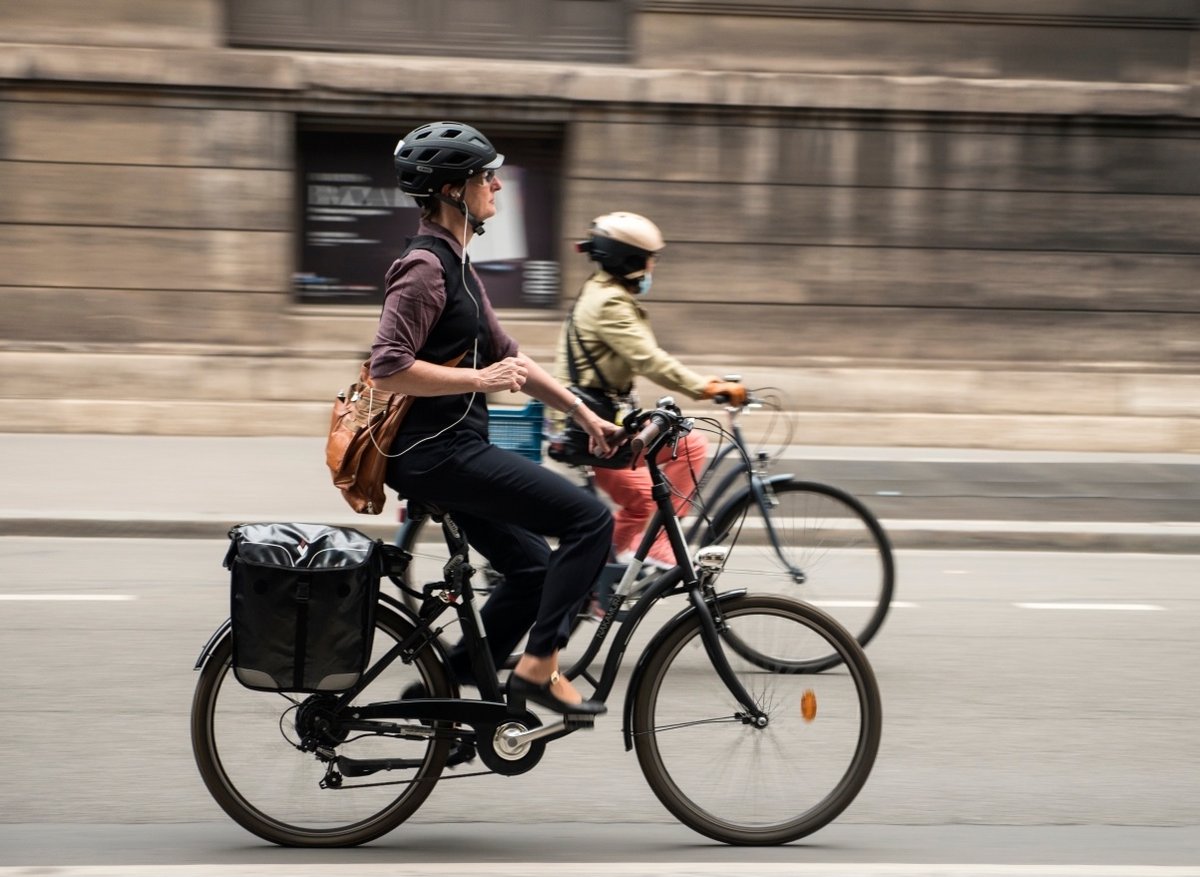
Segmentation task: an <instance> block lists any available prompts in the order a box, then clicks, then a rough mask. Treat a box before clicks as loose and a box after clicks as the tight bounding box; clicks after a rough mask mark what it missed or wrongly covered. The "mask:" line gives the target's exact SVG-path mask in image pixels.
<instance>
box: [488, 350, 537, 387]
mask: <svg viewBox="0 0 1200 877" xmlns="http://www.w3.org/2000/svg"><path fill="white" fill-rule="evenodd" d="M477 374H478V376H479V392H481V393H498V392H500V391H501V390H509V391H510V392H513V393H515V392H517V391H518V390H520V389H521V387H523V386H525V379H526V378H527V377H529V369H528V368H527V367H526V366H525V363H523V362H522V361H521V360H519V359H518V358H517V357H515V356H509V357H506V358H504V359H502V360H500V361H499V362H494V363H492V364H491V365H489V366H488V367H487V368H483V369H479V371H478V373H477Z"/></svg>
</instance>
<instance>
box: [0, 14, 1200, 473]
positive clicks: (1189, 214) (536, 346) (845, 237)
mask: <svg viewBox="0 0 1200 877" xmlns="http://www.w3.org/2000/svg"><path fill="white" fill-rule="evenodd" d="M339 2H341V0H339ZM547 2H548V0H547ZM588 2H589V3H593V4H595V3H601V0H588ZM607 3H608V0H602V5H603V4H607ZM253 5H254V4H253V3H252V2H251V0H243V5H242V6H241V7H239V8H240V9H241V11H242V12H245V11H246V10H247V9H249V8H251V7H252V6H253ZM295 5H296V8H298V9H299V8H300V7H303V6H305V4H303V3H299V2H297V4H295ZM344 5H345V7H346V8H347V9H349V8H352V7H353V4H352V3H350V2H348V0H347V2H346V3H345V4H344ZM419 5H420V4H417V6H419ZM467 5H468V6H469V3H468V4H467ZM168 6H170V8H171V11H170V13H168V12H167V11H166V10H167V7H168ZM286 6H287V5H286V4H277V3H276V4H274V8H276V9H278V8H286ZM370 6H371V4H366V6H364V7H361V8H367V7H370ZM626 6H627V7H628V9H629V10H630V17H629V21H628V31H627V40H628V42H627V44H626V46H625V49H624V52H625V57H626V60H625V61H624V62H622V61H614V60H611V59H609V60H606V61H603V62H596V61H592V62H584V63H581V62H578V61H575V60H570V61H567V60H561V59H559V60H555V59H554V58H541V59H537V58H534V59H515V58H509V57H505V58H498V59H489V58H459V59H456V60H453V61H449V60H446V59H443V58H437V57H427V56H419V55H413V54H398V55H382V54H370V53H363V52H361V51H357V50H360V49H361V48H362V47H361V46H346V47H345V48H346V49H347V50H346V51H336V50H335V51H323V52H312V51H288V50H280V49H278V48H263V47H242V48H236V49H235V48H229V43H230V33H229V27H230V22H231V17H230V16H229V14H228V12H229V10H228V8H227V7H226V5H225V4H223V3H220V2H217V0H175V2H173V3H171V4H160V3H152V2H149V0H95V2H90V3H83V2H78V0H47V2H43V3H40V4H37V5H36V6H32V5H29V4H5V5H4V6H3V7H0V193H3V195H2V196H0V266H3V267H4V269H5V280H4V281H3V282H2V283H0V386H2V389H0V417H3V418H4V419H5V421H6V422H8V423H10V424H11V426H10V428H13V429H26V428H31V427H38V428H45V429H66V430H74V431H150V432H153V431H163V430H167V431H180V432H215V433H250V434H260V433H275V432H286V433H300V434H305V433H312V432H318V433H319V430H320V429H321V427H322V425H323V422H324V419H325V417H326V413H325V412H326V409H327V401H326V400H327V398H328V397H329V396H330V393H331V389H332V388H335V387H336V386H337V385H338V384H340V383H341V382H343V381H344V380H345V379H346V376H347V375H348V374H349V373H350V370H351V369H352V367H353V363H354V362H355V361H356V360H357V359H358V358H359V357H360V356H361V354H362V352H363V350H364V349H365V346H366V344H367V343H368V342H369V338H370V334H371V331H372V324H373V320H374V310H373V309H372V308H346V307H323V306H298V305H296V304H295V303H294V302H293V300H292V296H291V293H290V288H291V278H292V273H293V271H294V270H295V267H296V253H297V247H298V230H297V214H298V211H297V209H296V199H297V191H298V186H299V182H298V179H297V171H296V166H297V165H296V156H295V154H294V153H295V138H296V131H297V128H298V126H299V125H301V124H303V122H304V120H306V119H307V120H311V119H321V120H323V121H324V122H326V123H330V122H332V123H334V124H339V123H340V124H345V125H347V126H354V125H363V124H369V125H371V126H373V127H375V128H382V129H386V128H387V126H388V125H389V123H390V122H391V121H392V120H396V119H406V120H407V119H414V118H416V119H421V118H426V117H433V116H441V117H460V118H466V119H469V120H471V121H473V122H475V123H477V124H478V125H479V126H480V127H482V128H483V129H484V130H489V126H507V127H508V128H510V129H515V130H522V129H527V130H528V131H530V132H540V131H556V132H559V133H560V135H561V137H562V148H563V156H564V157H563V164H562V167H563V179H562V189H561V205H560V210H559V215H560V220H559V223H558V224H559V229H558V237H559V239H560V241H561V250H562V255H561V262H562V266H563V284H562V285H563V298H564V302H569V300H570V297H571V295H572V294H573V291H574V289H576V288H577V287H578V285H579V283H580V282H581V281H582V279H583V276H584V272H585V267H586V266H585V265H584V264H583V263H582V262H581V261H580V259H579V257H578V256H577V255H574V254H573V253H572V252H571V243H572V241H573V240H575V239H576V238H577V237H578V236H579V235H580V233H581V232H582V231H583V230H584V229H585V228H586V226H587V221H588V219H590V217H591V216H593V215H596V214H597V213H601V212H605V211H607V210H611V209H629V210H636V211H639V212H643V213H645V214H647V215H649V216H651V217H652V218H654V219H655V220H656V221H657V222H658V223H659V224H660V225H661V226H662V228H663V230H664V232H665V234H666V236H667V239H668V241H669V242H670V244H669V249H668V251H667V254H666V257H665V259H664V261H663V263H662V265H661V268H660V271H659V277H658V280H657V282H656V285H655V288H654V292H653V297H652V299H651V300H649V303H650V304H651V305H652V307H653V308H654V317H655V326H656V329H657V330H658V333H659V335H660V338H661V339H662V340H663V341H664V343H666V344H667V345H669V346H670V348H671V349H672V350H674V351H676V352H678V353H679V355H680V356H681V357H683V358H685V359H689V360H693V361H694V362H695V363H696V364H697V367H703V368H705V369H706V370H710V371H711V370H721V371H728V370H739V371H742V372H743V373H746V374H747V376H748V378H749V379H754V380H760V381H767V380H770V381H772V382H774V383H777V384H782V385H784V386H785V387H787V388H788V389H789V390H791V391H792V395H793V398H792V403H793V405H794V406H795V408H797V409H799V410H801V411H804V412H806V413H805V414H804V415H803V419H804V424H805V426H806V428H807V429H808V430H809V432H808V433H807V438H808V439H809V440H811V441H829V442H850V443H858V442H866V443H873V442H877V441H878V442H899V443H909V444H914V443H916V444H921V443H943V442H944V443H953V444H989V443H990V444H1000V445H1005V444H1008V445H1010V446H1046V445H1060V444H1061V445H1069V446H1095V447H1126V446H1128V447H1130V448H1131V449H1132V448H1134V447H1135V446H1137V447H1142V448H1144V449H1155V450H1182V449H1196V448H1198V447H1200V427H1198V426H1197V423H1198V421H1200V378H1198V376H1197V373H1198V372H1200V303H1198V301H1197V293H1196V290H1197V285H1198V284H1197V280H1198V279H1200V251H1198V249H1197V245H1196V234H1195V229H1196V228H1198V227H1200V127H1198V125H1197V115H1198V109H1200V103H1198V101H1197V97H1196V95H1197V90H1196V79H1197V67H1198V64H1197V61H1196V59H1197V57H1200V52H1198V51H1197V33H1198V31H1197V21H1198V20H1200V8H1198V7H1200V3H1197V2H1194V0H1154V2H1144V0H1139V2H1136V3H1135V2H1122V0H1104V2H1087V3H1085V2H1082V0H1047V2H1038V3H1033V2H1031V0H1030V2H1001V0H937V2H934V0H929V2H924V0H922V2H918V0H887V2H884V0H854V2H841V3H835V2H832V0H826V2H825V3H823V4H821V5H820V6H816V5H812V4H805V3H798V2H784V0H778V2H774V3H755V4H740V3H727V2H726V3H721V2H694V3H678V2H670V0H655V2H642V3H635V4H626ZM312 8H314V9H315V8H318V7H312ZM320 8H321V9H325V10H326V12H327V10H328V7H327V6H323V7H320ZM375 8H378V5H377V4H376V5H375ZM414 8H416V6H414ZM596 8H599V7H596ZM464 20H471V16H470V15H466V16H464ZM596 20H597V22H600V19H596ZM485 23H486V22H485ZM600 23H603V22H600ZM301 24H303V22H301ZM597 26H599V24H598V25H597ZM605 26H606V27H607V25H605ZM606 33H608V36H606V37H605V39H606V40H608V41H609V42H607V43H605V45H606V46H607V47H608V48H607V49H606V51H608V52H609V53H610V54H613V53H616V54H620V52H619V51H618V49H616V48H614V45H615V43H613V42H612V40H613V39H614V38H613V37H612V35H611V28H610V29H609V31H607V32H606ZM568 36H569V35H568ZM245 42H246V40H245V39H242V42H241V43H239V45H242V44H244V43H245ZM566 44H567V45H570V40H569V39H568V40H567V43H566ZM326 48H334V49H336V48H337V47H336V46H334V47H329V46H327V47H326ZM352 50H355V51H352ZM558 51H562V50H561V49H560V50H558ZM397 133H399V132H397ZM561 313H562V309H561V308H560V309H559V310H558V311H556V312H550V313H545V312H511V313H508V314H505V315H504V317H505V319H506V320H507V322H508V324H509V326H510V328H512V329H513V330H514V332H515V333H516V334H518V337H520V338H521V340H522V342H523V343H524V344H525V345H526V346H527V347H528V348H530V349H531V350H533V351H535V352H538V353H544V352H545V351H547V350H548V349H549V347H550V345H551V344H552V342H553V338H554V335H555V332H556V328H557V323H558V320H559V319H561ZM31 374H32V375H39V376H45V380H42V381H37V382H30V381H29V380H28V377H29V376H30V375H31ZM46 380H48V381H49V384H50V388H51V389H50V395H51V399H50V400H48V401H47V402H46V404H45V405H44V406H43V408H42V419H41V420H40V421H39V422H38V423H36V424H30V423H29V422H28V421H27V420H26V419H25V418H22V417H21V416H20V415H21V412H22V411H24V410H26V409H27V401H26V400H27V399H28V398H32V397H41V396H44V395H45V394H46V385H45V381H46ZM260 400H266V401H267V402H269V403H271V404H270V405H268V406H263V405H261V404H259V401H260ZM168 410H169V411H170V412H171V417H170V418H165V417H164V416H163V413H164V412H166V411H168ZM1022 418H1025V420H1022ZM1055 418H1056V419H1055ZM1145 418H1150V419H1151V420H1150V421H1149V422H1150V423H1151V425H1152V427H1153V429H1151V430H1150V433H1151V434H1150V437H1149V438H1147V437H1146V435H1147V430H1146V428H1145V426H1146V420H1145ZM1022 424H1024V427H1025V428H1024V429H1017V428H1016V427H1018V426H1021V425H1022ZM1006 430H1007V431H1006ZM1139 442H1140V444H1137V443H1139Z"/></svg>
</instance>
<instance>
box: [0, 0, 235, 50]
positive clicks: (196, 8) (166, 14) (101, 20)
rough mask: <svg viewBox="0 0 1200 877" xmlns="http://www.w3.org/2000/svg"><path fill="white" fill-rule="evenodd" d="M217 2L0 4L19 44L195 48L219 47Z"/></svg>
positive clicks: (8, 34)
mask: <svg viewBox="0 0 1200 877" xmlns="http://www.w3.org/2000/svg"><path fill="white" fill-rule="evenodd" d="M223 5H224V4H223V3H222V2H221V0H170V2H168V3H161V2H148V0H38V2H37V3H4V4H0V33H3V34H4V38H5V39H6V40H9V41H11V42H17V43H43V42H45V43H71V44H77V45H102V46H139V47H146V48H167V47H179V48H195V47H211V46H218V45H221V44H222V43H223V40H224V34H223V32H222V20H223V16H222V9H221V7H222V6H223Z"/></svg>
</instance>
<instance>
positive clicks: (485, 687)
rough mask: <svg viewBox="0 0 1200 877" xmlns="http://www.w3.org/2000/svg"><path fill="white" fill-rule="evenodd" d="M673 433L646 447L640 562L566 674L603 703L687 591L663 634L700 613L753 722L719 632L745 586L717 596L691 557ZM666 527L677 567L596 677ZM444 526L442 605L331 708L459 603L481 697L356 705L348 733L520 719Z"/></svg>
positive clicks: (543, 734) (720, 665)
mask: <svg viewBox="0 0 1200 877" xmlns="http://www.w3.org/2000/svg"><path fill="white" fill-rule="evenodd" d="M668 437H669V436H668V435H663V436H661V437H660V438H659V439H658V440H657V441H656V442H655V443H654V444H652V445H651V446H650V447H648V448H647V452H646V465H647V467H648V469H649V471H650V473H651V479H652V483H653V491H652V493H653V498H654V500H655V503H656V505H657V506H658V511H657V512H656V513H655V516H654V518H653V519H652V521H651V523H650V526H649V527H647V529H646V532H645V533H644V534H643V537H642V541H641V544H640V545H639V546H638V550H637V551H636V552H635V556H634V560H633V561H632V562H631V563H630V565H629V567H628V569H627V570H626V572H625V575H624V576H623V577H622V579H621V582H620V583H619V584H618V585H617V586H616V588H615V589H614V592H613V596H612V599H611V601H610V604H609V607H608V612H607V613H606V615H605V618H604V620H603V621H602V622H601V624H600V626H599V627H598V628H597V630H596V632H595V633H594V634H593V636H592V640H591V642H590V643H589V644H588V647H587V650H586V652H585V654H584V655H583V656H582V657H581V658H580V659H579V661H577V662H576V664H575V665H574V666H573V667H571V668H570V669H569V670H568V671H567V672H566V673H565V675H566V676H567V677H568V678H578V677H582V678H585V679H587V681H588V682H589V683H591V684H592V685H593V686H594V687H595V692H594V694H593V697H595V698H596V699H598V700H602V701H603V700H607V698H608V696H609V694H611V692H612V689H613V686H614V685H615V683H616V678H617V675H618V673H619V671H620V668H621V664H622V661H623V659H624V655H625V652H626V650H627V648H628V645H629V642H630V640H631V638H632V637H633V635H634V633H635V632H636V631H637V628H638V626H639V625H640V624H641V622H642V621H643V620H644V619H645V617H646V615H647V614H648V613H649V611H650V609H651V607H653V605H654V604H655V603H657V602H658V601H659V600H660V599H661V598H663V597H666V596H669V595H672V594H676V593H687V594H688V596H689V599H690V604H691V605H690V606H689V607H688V608H686V609H684V610H683V611H682V612H680V613H678V614H677V615H676V616H675V617H674V618H673V619H672V620H671V622H669V623H668V624H667V625H665V626H664V631H667V630H670V628H671V625H672V624H674V623H679V622H682V621H683V620H684V619H686V618H688V617H690V616H691V615H693V614H696V613H698V614H699V615H700V618H701V621H702V639H703V642H704V645H705V650H706V651H707V653H708V656H709V659H710V660H711V661H712V663H713V666H714V668H715V669H716V671H717V674H718V676H719V677H720V678H721V680H722V681H723V682H724V683H725V685H726V687H727V688H728V689H729V691H730V693H731V694H732V695H733V696H734V697H735V698H736V700H737V701H738V702H739V703H740V704H741V705H742V706H743V707H744V708H745V710H746V713H747V715H748V716H749V717H750V718H751V719H758V718H760V717H763V716H764V715H765V714H764V713H763V712H762V710H761V709H760V707H759V705H758V704H757V702H756V701H755V700H754V698H753V697H752V696H751V695H750V694H749V692H747V691H746V690H745V688H744V687H743V686H742V684H741V682H740V681H739V680H738V679H737V677H736V675H735V674H734V672H733V669H732V668H731V666H730V664H729V661H728V659H727V658H726V657H725V653H724V650H723V648H722V646H721V642H720V634H721V632H722V631H723V630H724V624H725V622H724V619H723V617H722V616H721V613H720V604H721V603H722V602H724V601H726V600H730V599H734V598H736V597H738V596H741V595H742V594H743V593H744V591H743V590H737V591H730V592H728V593H724V594H720V595H718V594H717V593H716V591H715V588H714V587H713V578H714V574H713V572H705V573H704V574H702V575H697V572H696V569H695V567H694V566H693V564H692V561H691V558H690V557H689V556H688V550H687V543H686V542H685V540H684V533H683V527H682V525H681V524H680V521H679V518H678V517H677V516H676V515H675V511H674V506H673V505H672V503H671V489H670V486H669V485H668V483H667V481H666V479H665V478H664V477H663V475H662V473H661V471H660V470H659V467H658V463H657V460H656V456H657V454H658V452H659V451H660V450H661V449H662V448H663V447H664V446H665V444H666V442H667V439H668ZM662 527H666V529H667V532H668V534H669V538H670V541H671V545H672V547H673V549H674V551H675V557H676V560H677V562H678V566H677V567H675V568H674V569H673V570H671V571H670V572H669V573H667V574H665V575H663V576H660V577H658V579H657V580H656V581H655V582H653V583H652V584H651V585H650V586H649V587H648V588H647V589H646V590H644V591H643V592H642V593H641V594H639V596H638V597H637V599H636V600H635V601H634V604H633V606H632V607H631V608H630V610H629V613H628V616H627V617H626V618H625V620H624V621H622V623H621V624H620V627H619V628H618V630H617V632H616V633H615V635H614V639H613V640H612V643H611V644H610V646H609V649H608V653H607V655H606V657H605V660H604V666H603V669H602V671H601V674H600V678H599V679H595V678H594V677H592V676H591V675H590V674H589V673H588V672H587V671H588V667H589V666H590V664H591V663H592V661H593V660H594V659H595V658H596V656H597V655H598V654H599V653H600V650H601V648H602V647H603V645H604V642H605V641H606V639H607V638H608V635H609V632H610V631H611V629H612V625H613V621H614V620H615V618H616V615H617V612H618V610H620V609H621V607H622V606H623V605H624V604H625V602H626V600H627V599H628V598H629V596H630V594H631V592H632V591H633V588H634V580H635V579H636V577H637V572H638V570H639V569H640V568H641V566H642V564H643V562H644V561H645V559H646V556H647V554H648V553H649V550H650V546H651V545H653V543H654V540H655V538H656V537H657V535H658V532H659V530H660V529H661V528H662ZM443 528H444V529H445V531H446V534H447V544H448V546H449V547H450V549H451V555H452V556H451V558H450V560H449V561H448V562H447V564H446V566H445V571H446V585H447V590H446V591H445V592H442V593H443V596H442V600H443V602H442V605H440V606H439V605H437V603H436V602H435V600H436V599H437V598H436V597H432V598H430V599H427V600H426V603H425V605H424V606H423V607H422V610H421V613H420V614H419V615H418V616H415V620H417V621H418V622H419V624H418V629H417V630H416V631H415V632H414V633H413V634H412V635H411V636H409V637H408V638H406V639H405V640H404V641H403V642H400V643H397V644H396V645H395V646H393V647H392V648H391V649H389V650H388V652H387V653H386V654H384V655H383V656H382V657H381V658H380V659H379V660H378V661H376V662H375V663H374V664H372V666H371V667H370V668H369V669H368V671H367V672H366V673H365V674H364V675H363V677H362V679H361V680H360V681H359V683H358V684H357V685H356V686H355V687H354V688H352V689H350V690H349V691H347V692H345V693H343V694H340V695H338V696H337V697H336V701H335V702H334V703H333V704H332V705H331V708H332V709H334V710H335V711H340V710H342V709H345V708H348V707H349V705H350V702H351V701H352V700H353V699H354V698H355V697H356V696H357V695H358V694H359V693H360V692H361V691H362V690H363V689H365V688H366V687H367V686H368V685H369V684H370V683H371V682H372V681H373V680H374V679H376V678H377V677H378V676H379V675H380V674H381V673H382V672H383V671H384V670H385V669H386V668H387V667H388V666H389V665H390V664H391V663H392V662H393V661H395V660H396V659H398V658H399V659H401V660H403V659H405V658H406V657H411V655H412V654H413V653H415V652H416V651H417V650H419V649H421V648H424V647H427V646H431V645H432V646H434V647H439V645H438V638H439V634H440V632H441V630H442V629H443V628H441V627H435V622H436V620H437V618H438V617H439V616H440V615H441V614H442V613H443V612H445V610H446V609H448V608H450V607H451V606H453V607H454V609H455V611H456V613H457V615H458V618H459V622H460V624H461V626H462V632H463V636H464V638H465V639H466V642H467V650H468V654H470V655H471V658H472V662H473V668H474V669H475V678H476V681H477V684H478V685H479V689H480V694H481V698H480V699H464V698H457V697H456V698H418V699H412V700H396V701H382V702H378V703H373V704H367V705H362V706H356V707H352V708H350V709H351V711H350V718H349V720H347V721H343V722H342V724H341V727H342V728H343V729H345V730H348V731H371V730H374V731H378V730H380V725H379V723H378V722H379V720H387V719H412V720H426V721H445V722H458V723H461V724H465V725H468V726H470V727H471V728H473V729H474V728H476V727H477V726H481V727H493V728H494V727H498V726H500V725H503V724H504V723H505V722H511V721H513V720H514V719H520V718H521V717H520V716H514V715H513V714H511V713H509V712H508V708H507V705H506V704H505V703H504V699H503V695H502V693H501V689H500V684H499V680H498V678H497V674H496V668H495V665H494V664H493V662H492V658H491V654H490V652H489V650H488V646H487V639H486V634H485V632H484V631H483V628H482V624H481V622H480V620H479V615H478V611H477V608H476V595H475V592H474V590H473V589H472V587H471V583H470V575H471V572H472V570H471V568H470V565H469V564H468V563H467V556H468V555H467V552H468V548H467V543H466V540H465V539H464V538H463V537H462V534H461V531H459V530H458V528H457V525H455V524H454V523H453V521H452V518H451V516H449V515H444V516H443ZM389 602H390V603H391V604H392V605H394V606H397V607H399V606H400V605H401V604H399V603H398V602H397V601H393V600H389ZM402 611H403V612H404V613H405V614H406V615H408V616H409V617H414V616H413V613H412V612H411V610H408V609H407V608H403V609H402ZM661 635H662V634H661V633H660V636H661ZM647 651H649V650H647ZM641 667H642V663H641V661H639V664H638V667H637V668H636V669H635V671H634V679H635V680H636V679H639V678H640V677H641ZM636 689H637V686H636V685H635V684H633V683H632V682H631V684H630V686H629V690H628V692H627V693H626V702H625V708H624V716H625V721H624V723H623V724H624V733H625V738H626V749H630V748H632V741H631V738H630V733H631V732H630V729H629V716H630V712H631V710H632V699H633V693H634V692H635V691H636ZM591 724H592V723H591V722H590V721H586V722H580V721H577V720H576V721H572V720H570V718H564V719H563V720H562V721H560V722H557V723H554V724H550V725H546V726H542V727H538V728H536V729H535V731H533V732H530V733H531V735H533V736H530V737H529V738H528V739H537V740H543V741H549V740H552V739H555V738H557V737H560V736H564V735H565V734H569V733H572V732H574V731H576V730H578V729H579V728H581V727H590V726H591ZM396 730H397V731H398V732H400V733H407V734H412V733H418V734H435V733H438V732H436V731H434V730H433V729H430V730H429V731H427V732H426V731H422V730H420V729H413V728H410V727H407V726H406V727H403V728H397V729H396ZM442 733H445V732H442ZM344 761H345V763H344V764H343V770H344V771H345V772H346V773H348V774H349V773H350V772H351V771H353V770H354V769H355V768H356V767H357V768H361V769H364V770H365V769H368V768H371V767H372V766H373V769H376V770H377V769H381V768H382V767H383V765H384V764H385V763H386V762H387V760H386V759H383V760H380V761H379V763H378V764H375V763H374V762H363V763H361V764H360V763H357V762H355V761H354V760H353V759H345V760H344ZM347 768H348V770H347Z"/></svg>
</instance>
